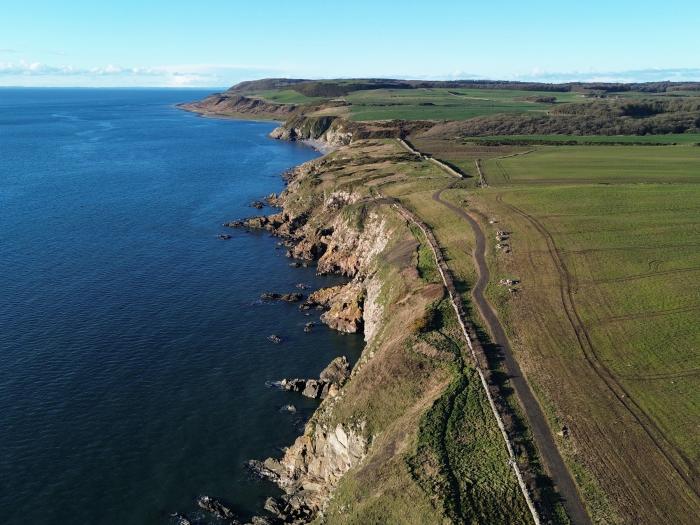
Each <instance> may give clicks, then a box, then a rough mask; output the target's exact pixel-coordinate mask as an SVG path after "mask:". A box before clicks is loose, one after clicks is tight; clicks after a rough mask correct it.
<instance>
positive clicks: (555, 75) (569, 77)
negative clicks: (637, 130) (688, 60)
mask: <svg viewBox="0 0 700 525" xmlns="http://www.w3.org/2000/svg"><path fill="white" fill-rule="evenodd" d="M509 79H512V80H523V81H536V82H660V81H664V80H670V81H674V82H698V81H700V68H649V69H632V70H622V71H602V72H601V71H570V72H563V73H562V72H548V71H544V70H541V69H539V68H534V69H533V70H532V71H531V72H530V73H526V74H520V75H514V76H511V77H509Z"/></svg>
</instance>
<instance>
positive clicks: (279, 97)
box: [246, 89, 323, 104]
mask: <svg viewBox="0 0 700 525" xmlns="http://www.w3.org/2000/svg"><path fill="white" fill-rule="evenodd" d="M246 96H248V97H251V98H260V99H263V100H266V101H268V102H274V103H276V104H312V103H314V102H318V101H320V100H323V99H322V98H321V97H307V96H306V95H303V94H302V93H299V92H298V91H295V90H293V89H268V90H266V91H253V92H251V93H246Z"/></svg>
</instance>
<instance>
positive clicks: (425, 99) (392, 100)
mask: <svg viewBox="0 0 700 525" xmlns="http://www.w3.org/2000/svg"><path fill="white" fill-rule="evenodd" d="M538 96H549V97H551V96H555V97H556V98H557V103H563V102H573V101H576V100H583V99H582V98H581V97H580V95H578V94H576V93H549V92H539V91H518V90H507V89H457V88H456V89H446V88H434V89H424V88H421V89H375V90H368V91H356V92H353V93H350V94H349V95H347V96H346V97H345V99H346V100H347V101H348V102H350V103H351V104H352V106H351V108H350V118H351V119H353V120H391V119H405V120H463V119H467V118H471V117H477V116H480V115H492V114H495V113H523V112H545V111H547V110H548V109H549V108H551V107H552V104H545V103H538V102H529V101H527V100H525V99H526V98H528V97H538Z"/></svg>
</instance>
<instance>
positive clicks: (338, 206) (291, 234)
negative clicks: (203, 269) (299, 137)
mask: <svg viewBox="0 0 700 525" xmlns="http://www.w3.org/2000/svg"><path fill="white" fill-rule="evenodd" d="M319 129H320V128H319ZM323 163H324V159H319V160H316V161H311V162H309V163H307V164H304V165H302V166H300V167H298V168H296V169H295V170H293V171H292V172H291V173H290V174H288V177H289V184H288V187H287V190H286V191H285V192H284V193H283V194H282V196H281V198H280V199H279V201H278V202H279V203H281V204H282V211H280V212H279V213H277V214H274V215H270V216H266V217H253V218H251V219H248V220H246V221H239V222H234V223H231V224H229V225H230V226H238V227H248V228H262V229H266V230H268V231H270V232H272V233H273V234H274V235H277V236H279V237H281V238H282V239H283V242H284V243H285V244H286V246H287V248H288V256H290V257H293V258H295V259H301V260H308V261H316V262H317V265H318V266H317V268H318V273H319V274H329V273H333V274H339V275H344V276H346V277H348V278H350V281H349V282H348V283H347V284H343V285H338V286H333V287H330V288H323V289H320V290H317V291H315V292H313V293H312V294H310V296H309V297H308V299H307V300H306V301H305V303H303V304H302V305H301V308H312V307H316V306H321V307H323V308H325V309H326V311H325V313H324V314H323V315H322V316H321V319H322V321H323V322H324V323H326V324H327V325H328V326H330V327H331V328H333V329H336V330H339V331H342V332H361V331H363V330H364V331H365V338H366V339H367V340H370V339H371V338H372V337H373V336H374V334H376V332H377V328H378V326H379V325H380V323H381V319H382V314H383V307H382V306H381V304H380V302H379V301H378V297H379V294H380V292H381V286H382V283H381V281H380V279H379V278H378V277H377V276H376V271H377V263H378V259H379V257H380V254H381V253H382V251H383V250H384V249H385V248H386V246H387V244H388V242H389V240H390V237H391V234H392V226H391V225H390V224H389V222H388V221H387V219H386V217H385V216H384V214H383V212H381V211H377V210H375V209H372V208H371V206H367V204H368V203H367V202H366V201H367V198H366V197H362V196H361V195H360V194H357V193H354V192H352V191H350V190H345V189H332V190H329V191H321V190H319V189H317V188H315V189H314V190H313V191H307V190H308V185H309V182H310V180H312V179H313V178H314V177H315V176H316V175H317V174H318V173H319V171H320V170H322V169H323ZM295 381H296V382H295ZM299 381H303V380H288V381H287V383H289V385H291V388H289V390H293V391H297V390H298V391H300V392H301V386H300V385H297V383H298V382H299ZM308 381H309V380H306V381H304V388H303V390H304V391H306V383H307V382H308ZM349 381H350V382H351V381H352V378H350V380H349ZM314 384H315V383H314ZM335 385H336V386H334V387H333V388H328V389H326V390H324V391H323V393H324V395H322V396H321V395H319V396H317V397H322V398H324V401H323V403H322V405H321V407H320V408H319V409H318V410H317V412H316V413H315V415H314V416H313V418H312V419H311V421H310V422H309V423H308V424H307V426H306V429H305V432H304V435H303V436H301V437H299V438H298V439H297V440H296V441H295V443H294V444H293V445H292V446H290V447H289V448H288V449H287V450H286V451H285V453H284V456H283V457H282V458H281V459H273V458H269V459H267V460H265V461H264V462H253V463H252V466H253V468H254V470H256V471H257V472H258V473H260V474H261V475H263V476H265V477H267V478H269V479H271V480H273V481H275V482H276V483H277V484H278V485H279V486H280V487H281V488H282V489H283V490H284V491H285V496H283V497H282V498H281V499H279V500H277V501H273V500H270V501H269V502H268V509H269V510H271V511H272V512H273V513H275V514H276V515H277V517H278V518H280V519H282V520H283V521H284V522H287V523H305V522H307V521H309V520H310V518H311V517H312V516H314V515H315V514H316V513H317V512H318V511H319V510H321V509H322V508H323V506H324V504H325V502H326V501H327V500H328V498H329V496H330V494H331V493H332V491H333V489H334V488H335V486H336V484H337V482H338V480H340V478H341V477H342V476H343V474H345V473H346V472H347V471H348V470H349V469H351V468H353V467H354V466H357V465H358V464H359V463H360V462H361V461H362V459H363V458H364V457H365V455H366V453H367V449H368V447H369V439H368V437H367V436H366V435H365V433H364V424H363V422H362V421H357V420H355V421H352V422H347V421H346V422H342V423H337V422H336V423H331V420H333V419H334V418H333V413H334V407H335V404H336V402H337V401H338V400H339V399H342V398H343V395H344V394H343V391H344V387H343V385H344V382H341V383H335ZM297 386H299V388H297ZM312 386H313V385H312ZM285 388H286V386H285ZM295 389H296V390H295Z"/></svg>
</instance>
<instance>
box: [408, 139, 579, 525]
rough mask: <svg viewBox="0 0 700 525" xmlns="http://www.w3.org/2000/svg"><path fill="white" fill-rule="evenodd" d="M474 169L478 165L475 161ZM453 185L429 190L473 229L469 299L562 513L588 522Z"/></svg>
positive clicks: (480, 236) (477, 229) (478, 236)
mask: <svg viewBox="0 0 700 525" xmlns="http://www.w3.org/2000/svg"><path fill="white" fill-rule="evenodd" d="M398 142H399V144H400V145H401V147H402V148H404V149H406V150H407V151H409V152H411V153H413V154H414V155H417V156H418V157H420V158H422V159H426V160H429V161H431V162H432V163H433V164H435V165H437V166H438V167H440V168H441V169H442V170H443V171H445V172H446V173H447V174H448V175H451V176H453V177H454V176H456V177H457V178H458V179H457V180H461V179H462V175H461V174H459V173H457V172H455V170H454V169H452V168H451V167H450V166H448V165H446V164H443V163H442V162H440V161H439V160H438V159H435V158H432V157H428V156H426V155H424V154H422V153H421V152H420V151H418V150H417V149H415V148H414V147H413V146H412V145H411V144H410V143H408V142H407V141H405V140H403V139H398ZM477 168H480V166H479V165H478V163H477ZM478 171H479V172H480V173H479V174H480V175H481V179H482V182H485V181H483V175H482V174H481V170H480V169H479V170H478ZM453 185H454V184H450V185H448V186H447V187H445V188H442V189H440V190H438V191H436V192H435V193H433V196H432V198H433V200H434V201H435V202H437V203H439V204H441V205H443V206H445V207H446V208H448V209H449V210H450V211H452V212H453V213H455V214H456V215H457V216H459V217H460V218H462V219H464V220H466V221H467V222H468V223H469V225H470V226H471V228H472V231H473V232H474V238H475V244H474V252H473V253H474V262H475V263H476V268H477V272H478V279H477V281H476V284H475V285H474V287H473V288H472V300H473V302H474V304H475V305H476V307H477V309H478V310H479V313H480V314H481V317H482V319H483V320H484V322H485V323H486V327H487V328H488V331H489V333H490V334H491V338H492V340H493V341H492V342H493V343H495V344H497V345H498V346H499V347H500V349H501V351H502V353H503V366H504V368H505V371H506V373H507V374H508V377H509V381H510V384H511V386H512V387H513V389H514V390H515V393H516V395H517V397H518V400H519V401H520V404H521V406H522V408H523V411H524V412H525V415H526V417H527V421H528V426H529V428H530V430H531V432H532V436H533V438H534V440H535V443H536V444H537V449H538V452H539V454H540V457H541V458H542V462H543V463H544V467H545V469H546V471H547V474H548V475H549V476H550V478H551V479H552V481H553V482H554V484H555V485H556V488H557V491H558V493H559V495H560V496H561V498H562V500H563V501H562V503H563V505H564V508H565V509H566V513H567V515H568V517H569V520H570V521H571V523H572V525H591V524H592V522H591V519H590V517H589V516H588V513H587V512H586V508H585V506H584V504H583V500H582V499H581V495H580V494H579V492H578V489H577V487H576V483H575V482H574V479H573V477H572V475H571V472H570V471H569V469H568V468H567V466H566V464H565V463H564V459H563V458H562V456H561V454H560V453H559V449H558V448H557V445H556V443H555V442H554V437H553V435H552V431H551V429H550V427H549V424H548V423H547V418H546V417H545V414H544V412H543V411H542V407H541V406H540V404H539V402H538V401H537V399H536V398H535V395H534V394H533V392H532V390H531V389H530V385H529V384H528V382H527V380H526V379H525V376H524V375H523V373H522V370H521V369H520V365H519V364H518V361H517V360H516V359H515V357H514V356H513V350H512V348H511V346H510V342H509V341H508V337H507V336H506V333H505V331H504V330H503V325H502V324H501V321H500V320H499V319H498V316H497V315H496V312H495V310H494V309H493V306H491V303H489V302H488V300H487V299H486V296H485V295H484V292H485V290H486V287H487V286H488V283H489V279H490V272H489V267H488V264H487V263H486V236H485V235H484V231H483V230H482V229H481V225H480V224H479V221H478V220H477V219H476V218H475V217H474V215H472V214H471V213H469V212H467V211H466V210H464V209H463V208H460V207H459V206H457V205H455V204H452V203H451V202H449V201H446V200H444V199H443V198H442V193H443V192H444V191H445V190H447V189H450V188H452V187H453ZM433 249H434V250H435V249H438V250H439V247H437V246H436V247H433Z"/></svg>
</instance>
